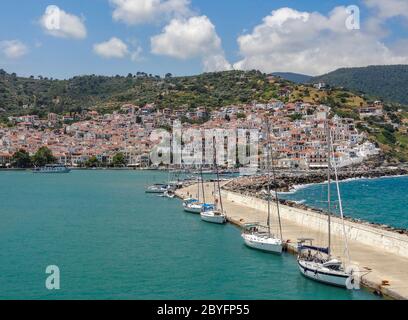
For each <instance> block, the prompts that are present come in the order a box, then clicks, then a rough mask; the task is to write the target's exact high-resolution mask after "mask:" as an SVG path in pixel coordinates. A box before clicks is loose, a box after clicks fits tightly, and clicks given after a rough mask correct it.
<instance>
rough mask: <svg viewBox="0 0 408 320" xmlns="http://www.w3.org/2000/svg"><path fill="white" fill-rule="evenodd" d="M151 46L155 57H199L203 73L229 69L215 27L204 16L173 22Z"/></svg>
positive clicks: (229, 66)
mask: <svg viewBox="0 0 408 320" xmlns="http://www.w3.org/2000/svg"><path fill="white" fill-rule="evenodd" d="M151 47H152V52H153V53H154V54H157V55H166V56H170V57H174V58H178V59H184V60H185V59H190V58H201V59H202V61H203V65H204V70H205V71H221V70H228V69H231V65H230V64H229V62H228V61H227V60H226V59H225V55H224V51H223V49H222V46H221V39H220V38H219V36H218V35H217V32H216V30H215V26H214V25H213V24H212V23H211V21H210V20H209V19H208V18H207V17H206V16H199V17H191V18H189V19H173V20H172V21H171V22H170V23H169V24H168V25H167V26H166V27H164V29H163V32H162V33H161V34H159V35H156V36H154V37H152V38H151Z"/></svg>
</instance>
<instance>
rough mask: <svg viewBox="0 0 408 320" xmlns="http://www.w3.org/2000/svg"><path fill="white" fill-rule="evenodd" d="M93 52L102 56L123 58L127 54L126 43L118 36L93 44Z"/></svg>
mask: <svg viewBox="0 0 408 320" xmlns="http://www.w3.org/2000/svg"><path fill="white" fill-rule="evenodd" d="M93 49H94V52H95V53H96V54H97V55H99V56H101V57H103V58H107V59H110V58H117V59H122V58H125V57H126V56H127V55H128V54H129V49H128V46H127V45H126V43H124V42H123V41H122V40H120V39H118V38H115V37H113V38H111V39H109V40H108V41H105V42H101V43H97V44H94V46H93Z"/></svg>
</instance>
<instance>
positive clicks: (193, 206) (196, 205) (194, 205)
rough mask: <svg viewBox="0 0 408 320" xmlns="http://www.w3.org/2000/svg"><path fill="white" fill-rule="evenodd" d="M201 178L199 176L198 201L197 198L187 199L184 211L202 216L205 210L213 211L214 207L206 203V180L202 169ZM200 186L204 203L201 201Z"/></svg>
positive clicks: (184, 202)
mask: <svg viewBox="0 0 408 320" xmlns="http://www.w3.org/2000/svg"><path fill="white" fill-rule="evenodd" d="M200 173H201V180H200V176H198V175H197V199H196V198H187V199H184V201H183V208H184V211H186V212H189V213H195V214H200V213H201V211H202V210H203V208H206V209H208V210H209V209H213V208H214V205H212V204H207V203H205V192H204V179H203V174H202V168H201V169H200ZM200 185H201V190H202V202H201V201H200Z"/></svg>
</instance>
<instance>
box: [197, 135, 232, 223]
mask: <svg viewBox="0 0 408 320" xmlns="http://www.w3.org/2000/svg"><path fill="white" fill-rule="evenodd" d="M213 146H214V166H215V171H216V174H217V187H218V200H219V205H220V208H219V209H218V208H217V207H218V206H217V205H218V202H217V199H216V191H215V188H214V203H215V206H212V207H207V206H203V209H202V211H201V213H200V216H201V220H203V221H205V222H210V223H216V224H224V223H226V222H227V216H226V214H225V212H224V207H223V205H222V197H221V187H220V175H219V172H218V166H217V150H216V148H215V138H214V139H213Z"/></svg>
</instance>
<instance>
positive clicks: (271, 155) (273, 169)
mask: <svg viewBox="0 0 408 320" xmlns="http://www.w3.org/2000/svg"><path fill="white" fill-rule="evenodd" d="M266 123H267V126H268V158H269V157H270V160H271V161H272V177H273V184H274V185H275V201H276V210H277V214H278V223H279V233H280V238H281V240H282V242H283V234H282V222H281V217H280V207H279V195H278V190H277V188H278V187H277V180H276V171H275V166H274V164H273V161H274V157H273V151H272V150H271V128H270V124H269V119H268V118H267V120H266ZM268 164H269V163H268ZM269 168H270V167H269V166H268V171H270V170H269ZM269 181H270V180H269ZM268 186H269V187H270V183H269V182H268ZM268 196H269V197H270V191H269V192H268Z"/></svg>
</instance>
